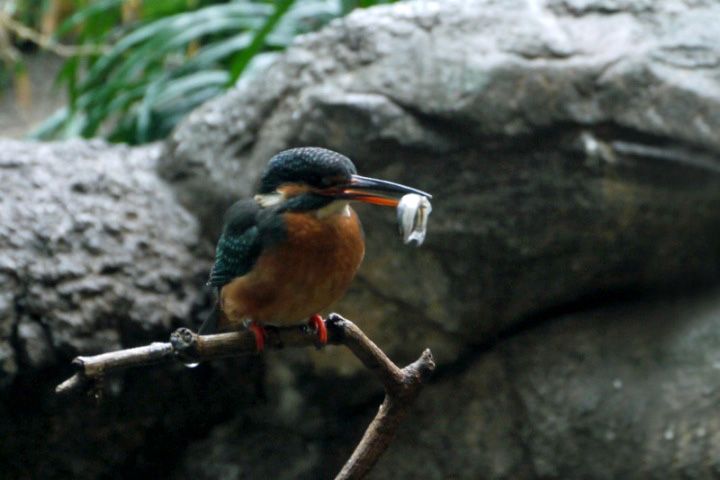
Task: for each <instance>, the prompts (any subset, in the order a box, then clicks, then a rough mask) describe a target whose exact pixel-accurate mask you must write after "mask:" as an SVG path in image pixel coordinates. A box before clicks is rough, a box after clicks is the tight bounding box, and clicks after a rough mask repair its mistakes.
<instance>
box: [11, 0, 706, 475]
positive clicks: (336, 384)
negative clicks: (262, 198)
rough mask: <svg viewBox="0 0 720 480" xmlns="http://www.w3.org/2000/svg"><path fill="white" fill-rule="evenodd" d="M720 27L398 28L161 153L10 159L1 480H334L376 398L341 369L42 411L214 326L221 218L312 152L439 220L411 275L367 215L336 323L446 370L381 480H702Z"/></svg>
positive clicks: (403, 255) (344, 361) (207, 369)
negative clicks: (428, 208)
mask: <svg viewBox="0 0 720 480" xmlns="http://www.w3.org/2000/svg"><path fill="white" fill-rule="evenodd" d="M718 15H720V6H718V5H717V4H715V3H713V2H703V1H698V2H687V1H681V0H664V1H656V2H648V1H641V2H630V1H621V0H618V1H613V0H549V1H547V2H544V3H543V2H520V1H517V0H513V1H511V2H496V1H491V0H474V1H461V0H449V1H445V2H439V1H437V2H431V1H425V2H402V3H397V4H395V5H392V6H387V7H382V8H375V9H371V10H367V11H361V12H356V13H354V14H352V15H350V16H349V17H347V18H345V19H343V20H339V21H336V22H333V23H332V24H331V25H330V26H329V27H328V28H325V29H323V30H322V31H320V32H318V33H315V34H311V35H307V36H305V37H303V38H302V39H300V40H299V41H298V42H297V43H296V44H295V45H294V46H293V47H291V48H290V49H289V50H288V51H287V52H286V53H285V54H283V55H281V56H280V59H279V61H278V62H276V63H275V64H273V65H272V66H271V67H269V69H268V70H267V71H266V72H265V73H264V74H261V75H258V76H256V77H255V79H250V80H247V81H244V82H243V83H241V84H239V85H238V86H237V88H235V89H234V90H232V91H231V92H229V93H228V94H227V95H225V96H223V97H220V98H218V99H216V100H214V101H212V102H210V103H208V104H207V105H205V106H203V107H202V108H200V109H199V110H197V111H196V112H194V113H193V114H192V115H190V116H189V117H188V119H187V120H186V121H185V122H184V123H183V124H182V125H181V126H180V127H179V128H178V129H177V130H176V131H175V132H174V133H173V135H172V137H171V138H170V139H169V140H168V141H167V143H166V144H165V145H164V146H162V147H161V146H158V145H152V146H148V147H142V148H128V147H124V146H110V145H107V144H105V143H102V142H96V141H92V142H79V141H75V142H63V143H52V144H36V143H29V142H1V143H0V182H1V184H2V185H3V191H2V196H1V197H0V282H1V284H2V287H3V288H2V289H0V395H1V396H0V438H3V439H12V441H11V442H4V443H3V442H0V443H2V446H0V465H3V473H5V474H6V475H8V476H10V477H13V478H14V477H18V478H28V477H31V478H35V477H41V478H79V479H83V478H98V477H122V478H125V477H139V478H144V477H147V476H151V475H152V476H160V477H174V478H197V477H201V478H208V479H209V478H232V477H238V478H244V477H246V476H255V477H264V476H272V477H281V476H282V475H285V476H286V477H288V478H329V477H331V476H332V475H333V474H334V473H335V472H336V471H337V469H338V468H339V467H340V465H341V464H342V463H343V462H344V461H345V459H346V458H347V456H348V455H349V453H350V451H351V450H352V448H353V447H354V445H355V444H356V442H357V441H358V439H359V438H360V436H361V434H362V432H363V430H364V428H365V427H366V425H367V422H368V421H369V420H370V418H372V416H373V415H374V413H375V411H376V408H377V405H378V404H379V402H380V401H381V398H382V393H381V391H380V388H379V385H378V383H377V381H376V380H375V379H374V378H373V377H372V376H371V375H370V373H368V372H365V371H363V370H362V369H361V368H360V367H359V363H358V362H357V359H355V358H353V357H352V355H350V354H348V353H347V352H346V351H344V350H343V349H341V348H335V349H331V348H329V349H327V350H325V351H321V352H317V353H312V354H311V355H308V352H305V351H283V352H277V353H275V352H273V353H272V354H267V355H264V356H262V357H260V358H259V359H243V360H232V361H228V362H214V363H213V364H212V365H202V366H200V367H199V368H196V369H193V370H188V369H185V368H183V367H180V366H175V367H168V368H157V369H139V370H133V371H128V372H126V373H125V374H123V375H118V376H112V377H111V378H107V379H106V381H105V386H104V387H105V388H104V389H103V390H102V391H103V392H104V399H102V400H101V401H100V402H99V403H97V402H96V403H93V404H89V403H87V402H84V401H82V400H81V399H67V398H59V397H56V396H54V395H52V393H50V392H52V388H53V387H54V385H56V384H57V383H58V382H59V381H60V380H62V379H63V378H65V377H66V376H67V374H69V372H70V371H71V368H70V366H69V362H70V359H71V358H72V357H73V356H74V355H76V354H78V353H84V354H89V353H95V352H99V351H107V350H111V349H114V348H119V347H126V346H134V345H140V344H145V343H148V342H150V341H153V340H164V339H165V338H167V335H168V333H169V332H170V331H171V330H172V329H173V328H174V327H176V326H179V325H180V324H188V323H190V324H192V323H194V321H196V320H197V317H198V316H199V311H200V310H201V309H202V308H203V306H205V305H206V303H207V301H206V299H205V298H204V296H203V294H202V293H201V289H200V286H201V285H202V284H203V283H204V280H205V278H206V273H207V267H208V266H209V260H210V258H211V253H210V251H209V249H207V248H206V245H205V243H206V241H210V242H212V241H214V240H215V239H216V236H217V233H218V229H219V221H220V219H221V217H222V210H223V208H224V207H225V206H226V205H227V204H228V203H229V202H230V201H232V200H233V199H236V198H238V197H241V196H246V195H248V194H250V193H251V191H252V185H253V182H254V181H255V180H256V178H257V176H258V175H259V172H260V171H261V169H262V168H263V167H264V165H265V164H266V162H267V160H268V159H269V158H270V157H271V156H272V155H273V154H274V153H276V152H277V151H279V150H281V149H284V148H287V147H292V146H298V145H311V144H315V145H320V146H325V147H328V148H332V149H335V150H338V151H341V152H343V153H346V154H348V155H349V156H350V157H352V158H353V159H354V160H355V162H356V163H357V165H358V167H359V169H360V171H361V173H363V174H365V175H372V176H378V177H383V178H388V179H392V180H396V181H401V182H404V183H408V184H411V185H414V186H417V187H419V188H422V189H425V190H428V191H431V192H432V193H433V194H434V195H435V198H434V206H433V207H434V213H433V216H432V218H431V223H430V230H429V234H428V237H427V239H426V244H425V245H424V246H423V247H422V248H420V249H411V248H404V247H403V246H402V244H401V240H400V238H399V235H397V233H396V226H395V225H394V222H395V214H394V212H392V211H388V210H382V209H379V208H362V209H361V212H360V213H361V216H362V217H363V219H364V222H365V226H366V232H367V243H368V248H367V250H368V254H367V258H366V260H365V264H364V267H363V269H362V271H361V272H360V275H359V277H358V279H357V280H356V281H355V283H354V284H353V286H352V288H351V290H350V292H349V294H348V296H347V298H346V299H345V300H344V301H343V302H342V303H341V304H339V305H338V306H336V308H337V309H338V310H339V311H341V312H342V313H344V314H345V315H347V316H348V317H350V318H351V319H353V320H356V321H357V322H358V323H359V324H360V325H361V327H362V328H363V329H364V330H365V331H366V332H367V333H368V334H369V335H370V337H371V338H373V340H375V341H376V342H377V343H378V344H379V345H380V346H381V347H382V348H383V349H384V350H386V351H387V352H388V353H389V354H390V356H391V357H392V358H393V359H394V360H395V361H397V363H399V364H405V363H408V362H410V361H412V360H414V359H415V358H416V357H417V355H418V354H419V353H420V352H421V351H422V349H423V348H424V347H426V346H429V347H431V348H432V349H433V352H434V353H435V355H436V357H437V360H438V364H439V368H438V376H437V378H436V379H435V382H434V383H432V384H431V385H429V386H428V387H427V388H426V389H425V390H424V391H423V393H422V394H421V396H420V397H419V399H418V404H417V407H416V408H415V410H414V411H413V412H411V414H410V416H409V417H408V419H407V421H406V422H405V423H404V425H403V427H402V430H401V432H400V433H399V436H398V438H397V440H396V441H395V442H394V443H393V445H392V446H391V449H390V450H389V451H388V452H387V454H386V456H385V457H384V458H383V459H382V460H381V463H380V464H379V465H378V467H377V469H376V470H375V471H374V472H373V475H374V477H375V478H418V477H421V476H422V477H423V478H453V477H455V478H478V476H485V477H487V478H518V479H523V478H536V477H544V478H545V477H553V478H591V479H592V478H598V479H601V478H632V477H640V476H643V477H649V478H711V477H712V476H714V475H715V474H716V473H717V471H718V468H720V467H718V465H716V462H715V459H716V458H719V456H718V453H720V452H718V445H717V444H718V442H717V439H718V438H720V430H718V426H717V425H716V423H717V422H716V421H715V420H714V416H713V412H714V410H713V406H714V405H716V404H717V401H718V398H717V395H716V393H717V392H716V391H717V390H718V376H717V366H716V365H715V364H716V363H717V359H716V358H715V356H714V355H715V354H714V352H715V351H717V350H718V348H717V347H718V345H717V342H718V339H717V338H716V337H717V336H716V335H715V334H714V333H713V332H715V331H716V330H717V329H718V325H717V321H716V319H717V318H720V316H718V315H717V309H718V308H720V307H718V304H717V301H716V299H717V298H718V297H717V296H718V292H717V291H714V292H710V293H707V294H706V295H704V296H702V297H697V298H695V299H692V298H687V297H683V296H682V295H681V294H683V293H684V292H697V291H698V290H700V288H701V287H703V286H704V285H707V284H717V282H718V279H719V276H720V271H719V270H720V269H719V267H718V265H720V262H719V260H720V243H719V241H718V239H720V222H718V220H720V209H719V208H718V204H719V201H720V188H718V187H720V175H718V172H719V170H720V162H719V161H718V158H719V157H720V154H719V152H720V140H719V139H718V137H717V135H716V134H715V132H717V131H720V117H719V115H718V112H720V108H718V107H720V105H719V103H720V89H718V88H717V87H718V80H720V77H719V73H718V72H719V71H720V70H718V69H717V68H716V67H717V65H718V64H720V61H719V60H718V59H719V58H720V53H719V52H720V49H719V48H720V47H718V45H720V42H718V40H720V38H719V36H720V30H718V29H717V28H716V25H715V24H716V22H715V21H714V19H715V18H717V17H718ZM158 174H159V175H158ZM160 176H161V177H162V179H161V178H160ZM163 180H164V181H163ZM662 295H666V296H668V298H672V299H676V300H666V301H663V302H660V301H658V297H660V296H662ZM638 298H645V299H646V300H644V301H639V300H638ZM611 302H612V303H614V305H615V306H613V307H610V306H607V305H605V304H607V303H611ZM279 449H282V452H283V456H282V457H278V456H276V455H275V454H276V452H277V451H278V450H279Z"/></svg>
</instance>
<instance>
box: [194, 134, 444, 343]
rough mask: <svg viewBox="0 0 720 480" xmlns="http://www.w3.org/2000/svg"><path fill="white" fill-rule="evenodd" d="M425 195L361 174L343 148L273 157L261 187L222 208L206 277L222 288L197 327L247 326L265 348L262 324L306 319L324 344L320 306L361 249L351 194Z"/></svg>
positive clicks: (343, 282) (382, 199)
mask: <svg viewBox="0 0 720 480" xmlns="http://www.w3.org/2000/svg"><path fill="white" fill-rule="evenodd" d="M409 193H413V194H416V195H422V196H425V197H428V198H430V197H431V196H430V195H429V194H428V193H425V192H423V191H421V190H417V189H415V188H411V187H407V186H405V185H401V184H398V183H394V182H389V181H386V180H379V179H375V178H369V177H362V176H360V175H358V174H357V170H356V169H355V165H354V164H353V162H352V161H351V160H350V159H349V158H347V157H346V156H344V155H342V154H340V153H337V152H334V151H332V150H327V149H324V148H319V147H303V148H293V149H290V150H285V151H283V152H280V153H278V154H277V155H275V156H274V157H272V158H271V159H270V162H269V163H268V165H267V167H266V168H265V170H264V172H263V174H262V176H261V178H260V185H259V188H258V191H257V194H256V195H255V196H254V197H253V198H250V199H245V200H240V201H238V202H236V203H235V204H233V205H232V206H231V207H230V208H229V209H228V211H227V213H226V214H225V223H224V226H223V229H222V234H221V236H220V239H219V240H218V243H217V247H216V250H215V263H214V265H213V267H212V270H211V272H210V278H209V281H208V285H210V286H211V287H212V288H213V289H214V290H215V292H216V293H217V302H216V305H215V309H214V310H213V313H212V314H211V315H210V316H209V317H208V318H207V320H206V321H205V323H203V325H202V326H201V327H200V330H199V333H200V334H201V335H205V334H210V333H216V332H219V331H233V330H240V329H242V328H249V329H250V330H251V331H252V332H253V334H254V335H255V340H256V342H255V343H256V348H257V351H258V352H260V351H262V350H263V349H264V345H265V339H266V333H265V328H264V327H265V326H268V325H272V326H290V325H298V324H304V323H306V322H307V324H308V325H309V326H310V327H311V328H313V329H314V331H315V334H316V335H317V339H318V341H319V343H320V344H323V345H324V344H325V343H327V330H326V327H325V323H324V322H323V321H322V317H321V316H320V315H319V312H320V311H322V310H324V309H325V308H327V307H328V306H330V305H331V304H332V303H334V302H335V301H337V300H339V299H340V298H341V297H342V296H343V295H344V293H345V291H346V290H347V288H348V286H349V285H350V283H351V281H352V279H353V277H354V276H355V273H356V272H357V270H358V268H359V267H360V264H361V262H362V259H363V256H364V255H365V241H364V234H363V230H362V225H361V224H360V220H359V218H358V215H357V213H355V211H354V210H353V209H352V208H351V206H350V202H352V201H359V202H365V203H370V204H374V205H381V206H387V207H397V205H398V203H399V197H402V196H403V195H405V194H409Z"/></svg>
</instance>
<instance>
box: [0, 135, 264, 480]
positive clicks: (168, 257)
mask: <svg viewBox="0 0 720 480" xmlns="http://www.w3.org/2000/svg"><path fill="white" fill-rule="evenodd" d="M159 152H160V149H159V148H158V146H157V145H156V146H151V147H144V148H136V149H130V148H127V147H121V146H118V147H114V146H109V145H107V144H105V143H103V142H97V141H93V142H80V141H74V142H66V143H50V144H40V143H30V142H17V141H0V185H2V196H0V438H1V440H0V465H2V475H0V476H3V477H4V478H98V477H101V476H108V475H118V476H123V474H124V472H129V473H132V472H135V473H137V472H140V473H142V472H143V471H145V472H153V471H154V470H153V469H154V468H158V464H162V462H163V460H158V458H166V457H167V456H168V454H169V452H170V451H173V450H174V448H175V447H173V443H177V440H173V439H177V438H178V437H179V438H180V439H182V435H184V434H187V432H188V431H195V430H199V431H202V430H203V428H204V429H207V428H210V427H209V426H208V423H211V424H212V423H213V422H214V420H213V419H215V418H217V416H218V411H223V409H225V410H227V409H229V408H231V407H232V403H231V401H229V399H230V398H232V397H233V393H232V392H238V391H246V390H247V388H246V387H245V386H244V385H243V382H241V381H239V382H237V386H236V387H234V388H232V389H230V390H228V389H225V390H224V391H223V393H217V392H213V391H212V390H213V388H214V389H215V390H218V388H217V383H218V380H217V379H215V380H213V379H214V378H216V377H217V376H216V375H214V374H210V375H209V376H207V372H206V378H203V377H202V376H198V375H197V374H194V375H187V374H185V375H178V374H177V372H176V374H175V377H176V378H177V379H178V380H177V382H175V381H174V380H173V378H172V376H170V375H167V374H165V375H167V376H163V373H162V371H160V370H158V371H152V372H133V374H129V375H128V376H127V377H122V376H120V377H114V378H112V379H108V384H107V385H106V387H107V389H106V390H107V396H108V397H110V399H109V400H108V401H106V402H104V403H102V404H100V405H99V406H96V405H94V404H93V402H87V401H82V399H79V400H78V399H68V398H60V397H56V396H55V395H54V392H53V389H54V384H57V381H58V380H60V379H61V378H62V377H63V376H66V375H68V374H69V373H70V372H71V367H70V360H71V359H72V357H74V356H75V355H78V354H93V353H101V352H105V351H109V350H113V349H118V348H124V347H131V346H137V345H141V344H145V343H148V342H149V341H152V340H162V339H166V338H167V336H168V332H169V331H171V330H172V329H173V328H174V327H177V326H180V325H184V324H186V323H187V322H188V321H189V320H190V319H191V318H192V316H193V313H194V310H195V304H196V303H197V302H198V301H199V297H198V290H199V289H198V286H199V285H202V283H203V279H204V278H205V275H206V273H207V266H208V264H207V261H206V260H205V259H204V258H203V257H202V256H200V255H199V254H200V253H201V252H202V251H203V250H201V249H199V231H198V225H197V221H196V220H195V219H194V218H193V217H192V215H190V214H189V213H188V212H187V211H186V210H185V209H183V208H182V207H180V206H179V205H178V203H177V201H176V200H175V197H174V194H173V192H172V191H171V189H170V188H169V187H168V186H167V185H166V184H165V183H164V182H162V181H161V180H160V179H159V177H158V176H157V174H156V173H155V166H156V163H157V157H158V154H159ZM250 372H251V373H252V370H250ZM180 373H185V372H180ZM250 378H253V377H252V375H250ZM200 380H202V381H200ZM213 386H214V387H213ZM248 388H249V389H250V391H254V388H252V385H250V387H248ZM243 389H245V390H243ZM168 392H174V393H173V394H171V395H168ZM246 398H250V396H249V395H247V396H246ZM235 401H237V402H238V403H240V404H241V403H242V402H241V401H240V400H235ZM193 417H197V418H198V419H199V420H194V421H192V422H191V421H190V420H191V419H192V418H193ZM160 439H161V440H162V441H159V442H158V445H152V442H154V441H156V440H160ZM173 453H174V452H173ZM113 472H115V473H113Z"/></svg>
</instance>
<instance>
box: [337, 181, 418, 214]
mask: <svg viewBox="0 0 720 480" xmlns="http://www.w3.org/2000/svg"><path fill="white" fill-rule="evenodd" d="M408 193H414V194H417V195H422V196H424V197H427V198H432V195H430V194H429V193H427V192H423V191H422V190H418V189H416V188H412V187H408V186H406V185H401V184H399V183H394V182H388V181H387V180H379V179H377V178H369V177H361V176H360V175H353V176H352V177H351V180H350V183H348V184H346V185H342V186H341V187H340V188H339V189H338V188H337V187H335V188H333V193H332V195H333V196H334V197H336V198H346V199H348V200H356V201H358V202H365V203H371V204H373V205H382V206H384V207H397V205H398V203H400V199H399V197H402V196H403V195H407V194H408Z"/></svg>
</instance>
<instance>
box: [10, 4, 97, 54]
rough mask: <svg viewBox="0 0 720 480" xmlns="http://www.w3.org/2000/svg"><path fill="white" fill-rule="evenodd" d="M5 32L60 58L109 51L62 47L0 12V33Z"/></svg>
mask: <svg viewBox="0 0 720 480" xmlns="http://www.w3.org/2000/svg"><path fill="white" fill-rule="evenodd" d="M3 30H7V31H10V32H12V33H14V34H15V35H17V36H18V37H19V38H22V39H23V40H27V41H30V42H33V43H34V44H36V45H37V46H38V47H40V48H42V49H44V50H49V51H50V52H52V53H54V54H55V55H58V56H60V57H74V56H88V55H100V54H102V53H106V52H108V51H109V47H107V46H105V45H64V44H62V43H58V42H57V41H55V40H54V39H53V37H52V36H51V35H45V34H43V33H40V32H38V31H37V30H33V29H32V28H30V27H28V26H26V25H23V24H22V23H20V22H18V21H17V20H14V19H13V18H12V17H11V16H10V15H9V14H7V13H3V12H0V31H3Z"/></svg>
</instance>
